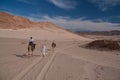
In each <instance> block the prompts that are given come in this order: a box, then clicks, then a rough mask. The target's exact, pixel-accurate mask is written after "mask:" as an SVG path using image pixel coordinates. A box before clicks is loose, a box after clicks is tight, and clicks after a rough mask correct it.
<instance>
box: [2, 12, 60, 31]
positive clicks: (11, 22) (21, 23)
mask: <svg viewBox="0 0 120 80" xmlns="http://www.w3.org/2000/svg"><path fill="white" fill-rule="evenodd" d="M36 27H39V28H45V27H48V28H59V27H58V26H56V25H55V24H53V23H51V22H33V21H30V20H29V19H27V18H24V17H20V16H13V15H11V14H8V13H5V12H0V28H1V29H14V30H16V29H23V28H36Z"/></svg>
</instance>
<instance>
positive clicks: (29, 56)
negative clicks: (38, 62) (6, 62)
mask: <svg viewBox="0 0 120 80" xmlns="http://www.w3.org/2000/svg"><path fill="white" fill-rule="evenodd" d="M14 55H15V56H17V57H20V58H31V57H41V56H40V55H26V54H23V55H19V54H14Z"/></svg>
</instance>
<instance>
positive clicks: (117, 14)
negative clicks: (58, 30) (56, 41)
mask: <svg viewBox="0 0 120 80" xmlns="http://www.w3.org/2000/svg"><path fill="white" fill-rule="evenodd" d="M0 11H4V12H7V13H10V14H13V15H17V16H23V17H26V18H29V19H30V20H32V21H49V22H53V23H55V24H56V25H58V26H61V27H63V28H66V29H71V30H85V31H88V30H93V31H94V30H97V31H103V30H120V0H0Z"/></svg>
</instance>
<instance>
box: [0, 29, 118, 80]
mask: <svg viewBox="0 0 120 80" xmlns="http://www.w3.org/2000/svg"><path fill="white" fill-rule="evenodd" d="M31 36H32V37H33V38H34V40H35V43H36V44H37V46H36V49H35V51H34V55H33V57H32V56H24V55H25V54H26V55H27V54H28V52H27V45H28V39H29V37H31ZM45 40H46V41H45ZM53 40H55V42H56V44H57V47H56V48H55V50H54V51H53V50H52V49H51V43H52V41H53ZM92 40H93V39H89V38H84V37H81V36H78V35H76V34H73V33H71V32H67V31H64V30H53V29H50V28H49V29H48V28H44V29H39V28H30V29H19V30H11V29H0V80H120V52H118V51H98V50H91V49H85V48H83V47H81V46H83V45H84V44H86V43H88V42H90V41H92ZM43 43H45V44H46V46H47V54H46V56H45V57H42V55H41V52H40V49H41V45H42V44H43Z"/></svg>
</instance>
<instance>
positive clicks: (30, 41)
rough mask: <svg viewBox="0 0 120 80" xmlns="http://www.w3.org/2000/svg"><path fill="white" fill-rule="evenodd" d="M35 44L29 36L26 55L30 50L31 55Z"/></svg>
mask: <svg viewBox="0 0 120 80" xmlns="http://www.w3.org/2000/svg"><path fill="white" fill-rule="evenodd" d="M35 46H36V44H34V40H33V38H32V37H30V39H29V44H28V55H30V52H32V54H31V55H32V56H33V51H34V50H35Z"/></svg>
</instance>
